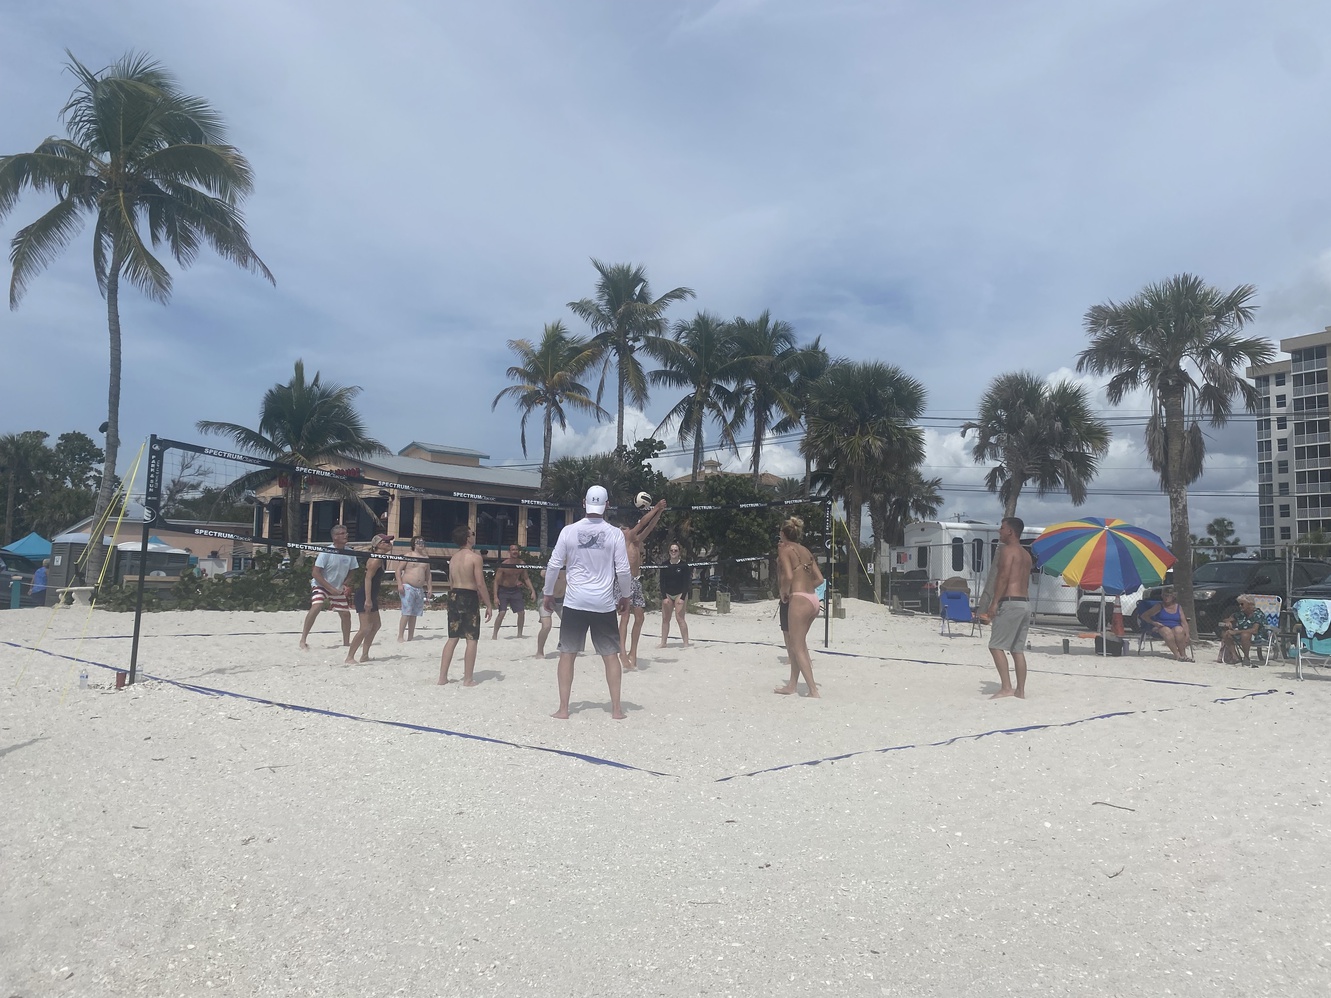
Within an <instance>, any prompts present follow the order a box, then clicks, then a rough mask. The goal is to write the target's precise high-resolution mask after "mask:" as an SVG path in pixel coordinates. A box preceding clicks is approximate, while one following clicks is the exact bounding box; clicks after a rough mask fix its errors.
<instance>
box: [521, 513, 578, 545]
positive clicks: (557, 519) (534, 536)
mask: <svg viewBox="0 0 1331 998" xmlns="http://www.w3.org/2000/svg"><path fill="white" fill-rule="evenodd" d="M524 509H525V510H526V513H527V547H529V548H539V547H540V546H541V511H540V509H536V508H533V507H530V506H528V507H524ZM546 514H547V515H546V524H547V527H546V539H545V546H546V548H553V547H554V546H555V541H557V540H558V539H559V532H560V531H561V530H563V529H564V524H565V523H566V522H568V511H567V510H563V509H548V510H546Z"/></svg>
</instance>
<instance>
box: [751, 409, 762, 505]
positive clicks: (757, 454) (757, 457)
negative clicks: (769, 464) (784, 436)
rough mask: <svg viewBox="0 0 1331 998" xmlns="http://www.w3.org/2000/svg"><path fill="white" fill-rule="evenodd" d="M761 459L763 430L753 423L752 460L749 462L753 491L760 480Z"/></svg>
mask: <svg viewBox="0 0 1331 998" xmlns="http://www.w3.org/2000/svg"><path fill="white" fill-rule="evenodd" d="M762 458H763V428H762V427H761V426H759V425H758V424H757V423H756V422H755V423H754V424H753V460H752V462H751V463H752V465H753V467H752V469H751V470H752V471H753V487H754V488H755V489H756V488H757V487H758V482H759V480H760V478H761V472H760V471H759V467H760V466H761V463H762Z"/></svg>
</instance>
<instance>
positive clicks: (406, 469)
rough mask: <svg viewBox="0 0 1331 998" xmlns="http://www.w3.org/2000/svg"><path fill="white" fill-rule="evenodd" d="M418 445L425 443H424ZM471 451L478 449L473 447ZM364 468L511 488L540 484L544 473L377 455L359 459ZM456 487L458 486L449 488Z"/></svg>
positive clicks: (523, 487) (538, 485)
mask: <svg viewBox="0 0 1331 998" xmlns="http://www.w3.org/2000/svg"><path fill="white" fill-rule="evenodd" d="M417 446H421V447H424V446H426V445H424V444H418V445H417ZM469 453H473V454H475V453H477V452H476V451H470V452H469ZM356 463H357V464H359V465H360V466H361V467H365V468H382V469H383V470H384V471H389V472H392V473H393V474H395V475H404V476H410V477H412V478H433V479H435V480H441V479H442V480H446V481H453V482H467V483H469V484H471V485H499V486H502V487H504V488H508V489H530V490H532V491H535V490H536V489H539V488H540V487H541V473H540V472H539V471H526V470H524V469H520V468H505V467H498V468H483V467H479V466H477V465H470V464H441V463H439V462H437V461H426V460H425V459H423V458H419V457H401V456H397V455H395V456H392V457H375V458H361V459H359V460H358V461H357V462H356ZM448 491H455V490H448Z"/></svg>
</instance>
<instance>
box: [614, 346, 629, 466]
mask: <svg viewBox="0 0 1331 998" xmlns="http://www.w3.org/2000/svg"><path fill="white" fill-rule="evenodd" d="M627 350H628V343H627V342H625V341H623V340H621V342H620V344H619V350H618V351H617V354H618V356H617V358H616V360H615V381H616V382H617V384H618V392H619V419H618V421H617V422H616V424H615V447H616V448H619V447H623V446H624V354H625V352H626V351H627Z"/></svg>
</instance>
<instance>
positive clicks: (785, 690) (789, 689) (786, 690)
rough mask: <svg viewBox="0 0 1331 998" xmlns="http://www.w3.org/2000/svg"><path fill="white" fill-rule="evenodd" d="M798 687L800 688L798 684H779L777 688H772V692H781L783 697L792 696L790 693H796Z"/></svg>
mask: <svg viewBox="0 0 1331 998" xmlns="http://www.w3.org/2000/svg"><path fill="white" fill-rule="evenodd" d="M797 689H799V685H798V684H796V683H787V684H786V685H785V686H778V687H777V688H776V689H774V690H772V692H773V693H780V694H781V695H782V696H783V697H788V696H790V694H792V693H794V692H795V691H796V690H797Z"/></svg>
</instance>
